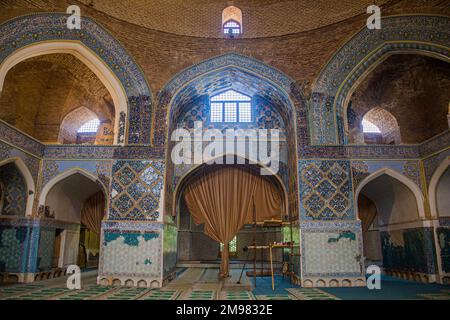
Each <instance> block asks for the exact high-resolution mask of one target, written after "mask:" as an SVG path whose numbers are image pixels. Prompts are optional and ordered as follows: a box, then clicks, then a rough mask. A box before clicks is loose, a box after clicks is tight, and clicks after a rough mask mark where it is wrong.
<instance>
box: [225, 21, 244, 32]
mask: <svg viewBox="0 0 450 320" xmlns="http://www.w3.org/2000/svg"><path fill="white" fill-rule="evenodd" d="M223 33H225V34H226V35H230V36H231V35H238V34H241V25H240V24H239V23H237V22H236V21H233V20H230V21H228V22H227V23H225V24H224V25H223Z"/></svg>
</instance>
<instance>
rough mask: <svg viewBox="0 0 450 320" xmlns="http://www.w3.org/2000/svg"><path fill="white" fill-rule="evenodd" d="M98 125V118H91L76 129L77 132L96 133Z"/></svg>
mask: <svg viewBox="0 0 450 320" xmlns="http://www.w3.org/2000/svg"><path fill="white" fill-rule="evenodd" d="M99 126H100V120H98V119H93V120H90V121H88V122H86V123H85V124H83V125H82V126H81V127H80V129H78V133H97V131H98V127H99Z"/></svg>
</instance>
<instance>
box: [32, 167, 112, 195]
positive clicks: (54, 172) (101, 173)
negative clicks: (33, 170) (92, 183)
mask: <svg viewBox="0 0 450 320" xmlns="http://www.w3.org/2000/svg"><path fill="white" fill-rule="evenodd" d="M111 167H112V162H111V161H101V160H95V161H84V160H72V161H60V160H44V162H43V165H42V181H41V189H42V188H43V187H45V185H46V184H47V183H48V182H49V181H50V180H52V179H53V178H55V177H56V176H58V175H59V174H61V173H63V172H66V171H68V170H71V169H75V168H78V169H82V170H84V171H86V172H89V173H92V174H93V175H94V176H96V177H98V179H99V180H100V181H101V182H102V183H103V185H104V187H106V188H108V187H109V183H110V176H111Z"/></svg>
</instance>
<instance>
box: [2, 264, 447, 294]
mask: <svg viewBox="0 0 450 320" xmlns="http://www.w3.org/2000/svg"><path fill="white" fill-rule="evenodd" d="M217 272H218V271H217V269H203V268H188V269H181V270H179V277H178V278H177V279H176V280H175V281H173V282H171V283H170V284H169V285H168V286H166V287H164V288H163V289H148V288H126V287H102V286H99V285H97V284H96V272H95V271H90V272H85V273H83V274H82V288H81V290H76V291H73V290H68V289H67V288H66V286H65V284H66V278H59V279H52V280H45V281H41V282H36V283H33V284H19V285H9V286H3V287H0V300H341V299H342V300H347V299H349V300H355V299H364V300H373V299H388V300H397V299H428V300H450V286H441V285H436V284H429V285H426V284H420V283H415V282H412V281H405V280H399V279H394V278H389V277H384V278H383V279H382V289H381V290H368V289H367V288H321V289H317V288H301V287H298V286H294V285H292V284H291V283H290V281H288V280H287V279H283V278H282V277H281V276H276V279H275V284H276V289H275V291H273V290H272V288H271V278H270V277H265V278H257V281H256V287H253V286H252V284H253V279H249V278H247V277H245V275H244V279H243V280H242V281H241V283H240V284H237V283H236V282H237V279H238V278H239V275H240V272H239V270H237V269H236V270H232V277H231V278H230V279H229V280H228V281H227V282H220V281H218V280H217Z"/></svg>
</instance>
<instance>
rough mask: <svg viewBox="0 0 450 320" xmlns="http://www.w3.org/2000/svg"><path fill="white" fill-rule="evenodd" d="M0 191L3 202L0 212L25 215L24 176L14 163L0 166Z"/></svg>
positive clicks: (25, 186) (25, 189)
mask: <svg viewBox="0 0 450 320" xmlns="http://www.w3.org/2000/svg"><path fill="white" fill-rule="evenodd" d="M0 183H1V187H2V188H1V192H2V193H3V194H2V195H1V196H2V199H3V204H2V207H1V208H0V214H2V215H7V216H25V210H26V206H27V197H28V195H27V192H28V190H27V185H26V182H25V179H24V177H23V176H22V174H21V172H20V171H19V169H18V168H17V166H16V165H15V164H14V163H8V164H6V165H4V166H2V167H0Z"/></svg>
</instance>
